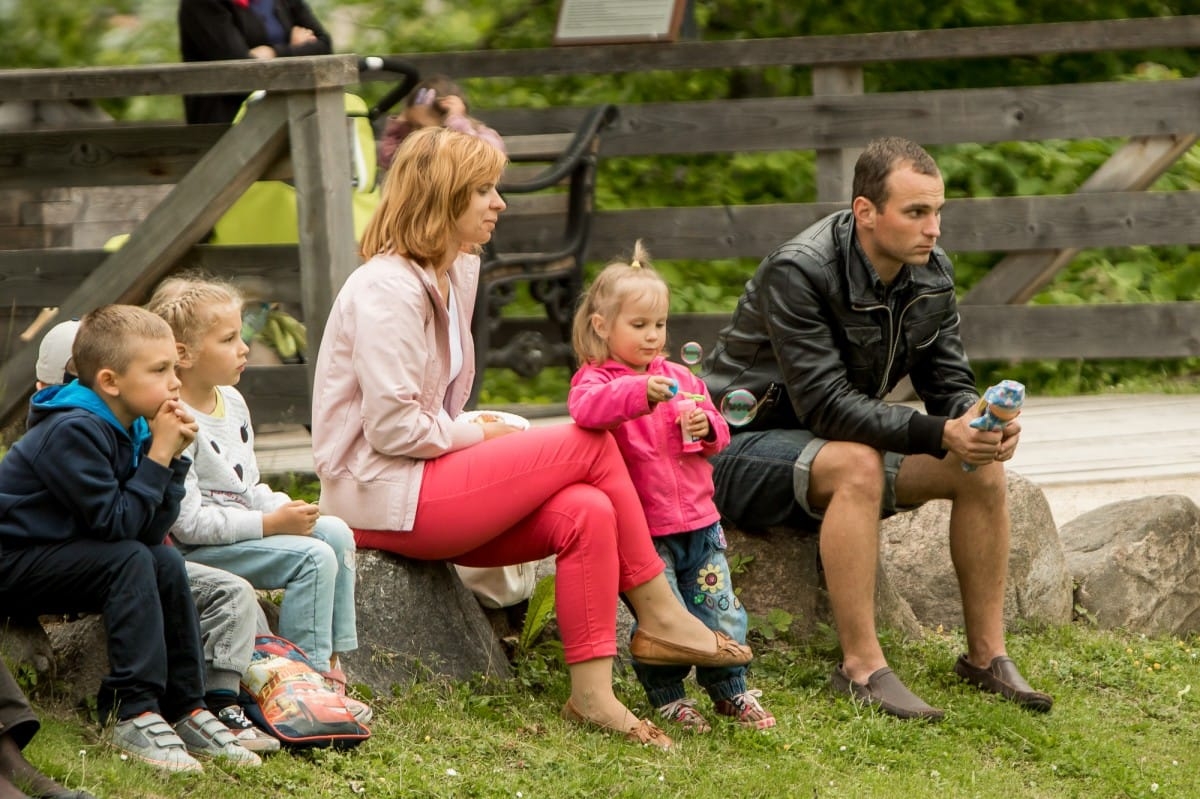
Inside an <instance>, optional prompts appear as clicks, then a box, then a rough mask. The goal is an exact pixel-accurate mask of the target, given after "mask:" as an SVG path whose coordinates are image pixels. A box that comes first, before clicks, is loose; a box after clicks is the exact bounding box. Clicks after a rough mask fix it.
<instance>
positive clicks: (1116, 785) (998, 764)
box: [27, 625, 1200, 799]
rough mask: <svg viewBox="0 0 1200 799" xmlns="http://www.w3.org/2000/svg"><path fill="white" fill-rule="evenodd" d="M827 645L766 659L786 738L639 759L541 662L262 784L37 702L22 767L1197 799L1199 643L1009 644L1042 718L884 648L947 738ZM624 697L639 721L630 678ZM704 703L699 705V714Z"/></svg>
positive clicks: (164, 782) (254, 787)
mask: <svg viewBox="0 0 1200 799" xmlns="http://www.w3.org/2000/svg"><path fill="white" fill-rule="evenodd" d="M832 641H833V639H832V636H830V635H828V634H826V635H823V636H820V637H819V640H812V641H806V642H803V643H785V642H780V641H775V642H770V643H764V642H760V643H759V644H758V652H759V659H758V660H757V661H756V663H755V666H754V669H753V671H752V674H751V685H752V687H756V688H760V689H762V690H763V701H764V704H765V705H766V706H767V707H769V708H770V709H772V710H773V712H774V713H775V714H776V716H777V718H778V719H779V726H778V727H776V728H775V729H774V730H770V731H766V732H752V731H748V730H742V729H740V728H737V727H734V726H732V725H729V724H724V723H718V724H716V725H715V729H714V731H713V733H711V734H710V735H707V736H703V737H693V738H686V739H680V738H679V737H678V736H677V740H678V746H677V750H676V751H674V752H669V753H660V752H658V751H653V750H650V749H638V748H635V747H634V746H632V745H631V744H627V743H624V742H621V741H618V740H615V739H613V738H609V737H606V736H603V735H600V734H597V733H592V732H585V731H583V730H581V729H578V728H576V727H574V726H571V725H569V724H567V723H566V722H563V721H561V720H559V718H558V710H559V708H560V706H561V705H562V703H563V702H564V701H565V699H566V692H567V682H566V675H565V671H564V669H563V668H562V667H561V665H558V664H557V663H554V662H553V661H549V660H544V659H542V657H540V656H539V655H538V653H536V652H535V653H534V654H533V655H531V656H529V657H528V658H527V659H526V660H525V661H523V662H522V663H521V664H520V668H519V671H518V677H517V678H516V679H514V680H511V681H509V682H508V683H505V684H500V683H496V682H482V681H477V682H470V683H450V682H445V681H440V680H428V681H421V682H417V683H414V684H409V685H401V686H396V687H395V689H394V695H393V696H390V697H376V698H375V699H374V700H373V703H374V707H375V710H376V718H375V722H374V724H373V725H372V728H373V737H372V739H371V740H369V741H367V742H366V743H364V744H362V745H361V746H360V747H359V748H357V749H354V750H350V751H345V752H335V751H328V750H318V751H310V752H303V753H296V754H287V753H283V754H279V755H275V756H272V757H270V758H269V760H268V762H267V763H266V765H265V766H264V767H263V768H262V769H259V770H257V771H248V772H244V773H231V772H226V771H223V770H222V769H220V768H217V767H215V766H211V765H210V766H208V767H207V770H206V773H205V774H204V775H197V776H174V777H170V778H167V777H161V776H159V775H158V774H157V773H156V772H154V771H152V770H150V769H149V768H146V767H143V766H141V765H138V764H133V763H128V762H122V761H121V760H120V759H119V758H118V756H117V755H116V754H114V752H113V751H112V750H111V749H108V748H107V747H106V746H105V745H104V743H103V742H102V741H101V740H100V737H99V734H98V732H97V731H96V730H95V728H94V727H92V726H91V725H90V724H88V723H86V722H81V721H80V720H79V719H78V718H77V717H76V716H75V715H74V714H73V713H72V712H71V711H69V710H66V709H55V708H53V707H43V708H42V711H43V713H44V718H43V722H44V727H43V730H42V733H41V734H40V735H39V736H38V738H37V739H36V740H35V741H34V743H33V744H32V745H31V748H30V749H29V751H28V753H27V754H28V755H29V757H30V759H31V760H33V761H34V762H35V763H37V764H39V765H41V766H42V767H43V768H44V769H45V770H47V771H48V772H49V773H51V774H52V775H54V776H56V777H58V778H60V779H65V780H66V781H67V782H68V783H70V784H71V785H72V786H79V785H82V786H83V787H86V788H87V789H89V790H91V791H92V792H93V793H95V794H96V795H97V796H98V797H100V799H116V798H117V797H129V798H130V799H132V798H133V797H139V798H143V797H146V798H149V797H170V799H183V798H184V797H189V798H190V797H193V796H196V797H216V796H220V797H225V796H236V797H248V796H257V797H294V798H295V799H301V798H302V797H334V796H345V797H353V796H366V797H372V796H374V797H407V796H413V797H521V799H533V798H534V797H593V798H595V797H721V796H729V797H793V796H798V797H903V798H904V799H912V798H913V797H924V796H943V797H1004V798H1005V799H1011V798H1012V797H1089V798H1091V797H1136V796H1155V797H1162V796H1171V797H1194V796H1200V773H1198V768H1197V766H1198V765H1200V755H1198V754H1197V746H1196V741H1197V739H1198V737H1200V716H1198V715H1197V712H1196V711H1197V704H1198V701H1200V696H1198V694H1200V691H1196V692H1193V691H1192V690H1191V686H1192V685H1193V684H1194V683H1200V663H1198V662H1197V657H1198V655H1197V653H1200V641H1197V640H1194V639H1188V640H1176V639H1166V638H1156V639H1147V638H1144V637H1141V636H1137V635H1131V634H1117V633H1107V632H1097V631H1095V630H1093V629H1090V628H1088V627H1086V626H1081V625H1079V626H1072V627H1066V628H1061V629H1053V630H1043V631H1038V632H1022V633H1014V634H1012V635H1010V639H1009V646H1010V651H1011V653H1012V654H1013V656H1014V657H1015V658H1016V659H1017V661H1018V663H1020V664H1021V665H1022V666H1023V668H1024V671H1025V674H1026V676H1027V677H1028V678H1029V679H1030V681H1031V682H1032V683H1033V684H1034V685H1035V686H1036V687H1039V688H1043V689H1045V690H1048V691H1049V692H1051V693H1052V694H1053V695H1054V697H1055V699H1056V705H1055V708H1054V711H1053V712H1052V713H1050V714H1049V715H1033V714H1030V713H1028V712H1025V711H1023V710H1021V709H1019V708H1017V707H1014V706H1011V705H1009V704H1007V703H1005V702H1002V701H999V700H998V699H997V698H995V697H991V696H985V695H983V694H980V693H978V692H976V691H975V690H973V689H970V688H967V687H965V686H963V685H962V684H960V683H959V682H958V680H957V678H955V677H954V675H953V674H952V672H951V668H952V666H953V663H954V659H955V657H956V656H957V654H958V652H960V651H961V650H962V647H963V641H962V636H961V634H960V633H957V632H945V633H943V632H930V633H929V634H928V635H927V636H926V638H925V639H924V640H921V641H915V642H904V641H899V640H893V639H890V638H889V639H888V640H886V641H885V647H886V650H887V651H888V652H889V654H890V656H891V660H892V665H893V666H894V667H895V668H896V669H897V671H898V672H899V673H900V674H901V675H903V677H904V678H905V679H906V680H907V681H908V683H909V685H910V686H911V687H912V688H914V689H915V690H916V691H917V693H919V694H920V695H922V696H923V697H924V698H925V699H927V700H928V701H930V702H931V703H932V704H935V705H938V706H940V707H943V708H945V710H946V719H945V720H944V721H943V722H941V723H938V724H928V723H922V722H901V721H897V720H894V719H891V718H888V717H885V716H882V715H879V714H877V713H875V712H872V711H868V710H864V709H862V708H860V707H856V706H855V705H854V704H852V703H851V702H849V701H846V700H842V699H835V698H833V697H831V696H830V695H829V693H828V690H827V686H828V673H829V671H830V670H831V669H832V667H833V665H834V663H835V660H836V656H837V655H836V650H835V648H834V647H833V644H832ZM618 693H619V695H621V696H622V697H623V698H624V699H626V701H628V702H631V703H635V704H636V705H637V706H639V707H641V708H642V709H643V710H644V706H645V700H644V697H643V695H642V693H641V690H640V688H639V687H638V685H637V683H636V680H634V678H633V676H632V671H630V670H628V669H622V670H621V673H619V674H618ZM706 706H707V701H706V700H702V701H701V705H700V707H701V708H702V709H704V708H705V707H706Z"/></svg>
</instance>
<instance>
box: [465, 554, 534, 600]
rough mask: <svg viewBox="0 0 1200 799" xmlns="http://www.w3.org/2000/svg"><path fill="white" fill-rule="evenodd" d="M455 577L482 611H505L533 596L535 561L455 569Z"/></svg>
mask: <svg viewBox="0 0 1200 799" xmlns="http://www.w3.org/2000/svg"><path fill="white" fill-rule="evenodd" d="M454 568H455V569H456V570H457V571H458V577H459V579H460V580H462V581H463V585H465V586H466V587H467V588H470V589H471V591H472V592H473V593H474V594H475V598H476V599H478V600H479V604H481V605H483V606H484V607H485V608H506V607H508V606H510V605H516V604H517V603H519V602H524V601H525V600H526V599H529V597H531V596H533V589H534V587H535V586H536V585H537V561H530V562H528V563H518V564H516V565H513V566H488V567H485V568H477V567H474V566H459V565H458V564H457V563H456V564H455V565H454Z"/></svg>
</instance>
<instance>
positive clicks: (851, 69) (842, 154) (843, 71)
mask: <svg viewBox="0 0 1200 799" xmlns="http://www.w3.org/2000/svg"><path fill="white" fill-rule="evenodd" d="M812 84H813V97H822V96H830V95H844V94H862V93H863V72H862V67H859V66H848V67H842V66H835V67H813V71H812ZM861 152H862V148H858V147H855V148H849V149H845V150H817V202H845V203H848V202H850V200H851V199H853V198H852V197H851V196H850V187H851V185H852V184H853V181H854V162H855V161H857V160H858V156H859V154H860V153H861Z"/></svg>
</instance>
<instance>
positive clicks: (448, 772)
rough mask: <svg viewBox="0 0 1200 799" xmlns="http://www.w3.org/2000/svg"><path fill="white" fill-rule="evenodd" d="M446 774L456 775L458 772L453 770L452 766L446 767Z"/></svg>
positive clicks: (449, 775) (448, 775)
mask: <svg viewBox="0 0 1200 799" xmlns="http://www.w3.org/2000/svg"><path fill="white" fill-rule="evenodd" d="M446 776H447V777H457V776H458V772H457V771H455V770H454V769H452V768H448V769H446Z"/></svg>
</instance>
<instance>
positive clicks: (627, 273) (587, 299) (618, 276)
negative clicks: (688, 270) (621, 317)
mask: <svg viewBox="0 0 1200 799" xmlns="http://www.w3.org/2000/svg"><path fill="white" fill-rule="evenodd" d="M654 291H661V292H662V294H663V295H664V297H669V295H670V288H669V287H668V286H667V281H665V280H663V278H662V275H660V274H659V273H658V272H656V271H654V266H653V265H652V264H651V263H650V256H649V254H648V253H647V252H646V249H645V248H644V247H643V246H642V240H641V239H638V240H637V242H635V243H634V245H633V257H632V258H631V259H630V260H629V262H628V263H626V262H625V261H619V260H618V261H610V262H609V264H608V265H607V266H605V267H604V269H602V270H601V271H600V274H599V275H597V276H596V279H595V280H594V281H592V285H591V286H589V287H588V290H587V291H586V292H584V295H583V299H582V300H580V301H579V307H578V308H577V309H576V310H575V321H574V323H573V324H572V327H571V344H572V345H573V346H574V348H575V357H576V358H577V359H578V360H579V363H580V364H585V363H591V364H600V363H604V362H605V361H607V360H608V358H609V355H610V354H611V353H610V352H609V349H608V342H606V341H605V340H604V339H602V338H600V335H599V334H598V333H597V332H596V330H595V328H594V327H593V326H592V316H593V315H599V316H600V318H601V319H604V320H606V321H611V320H613V319H615V318H616V317H617V314H619V313H620V312H621V308H622V307H623V306H624V305H625V302H626V301H627V300H629V299H632V298H635V297H642V296H645V295H646V294H648V293H650V292H654Z"/></svg>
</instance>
